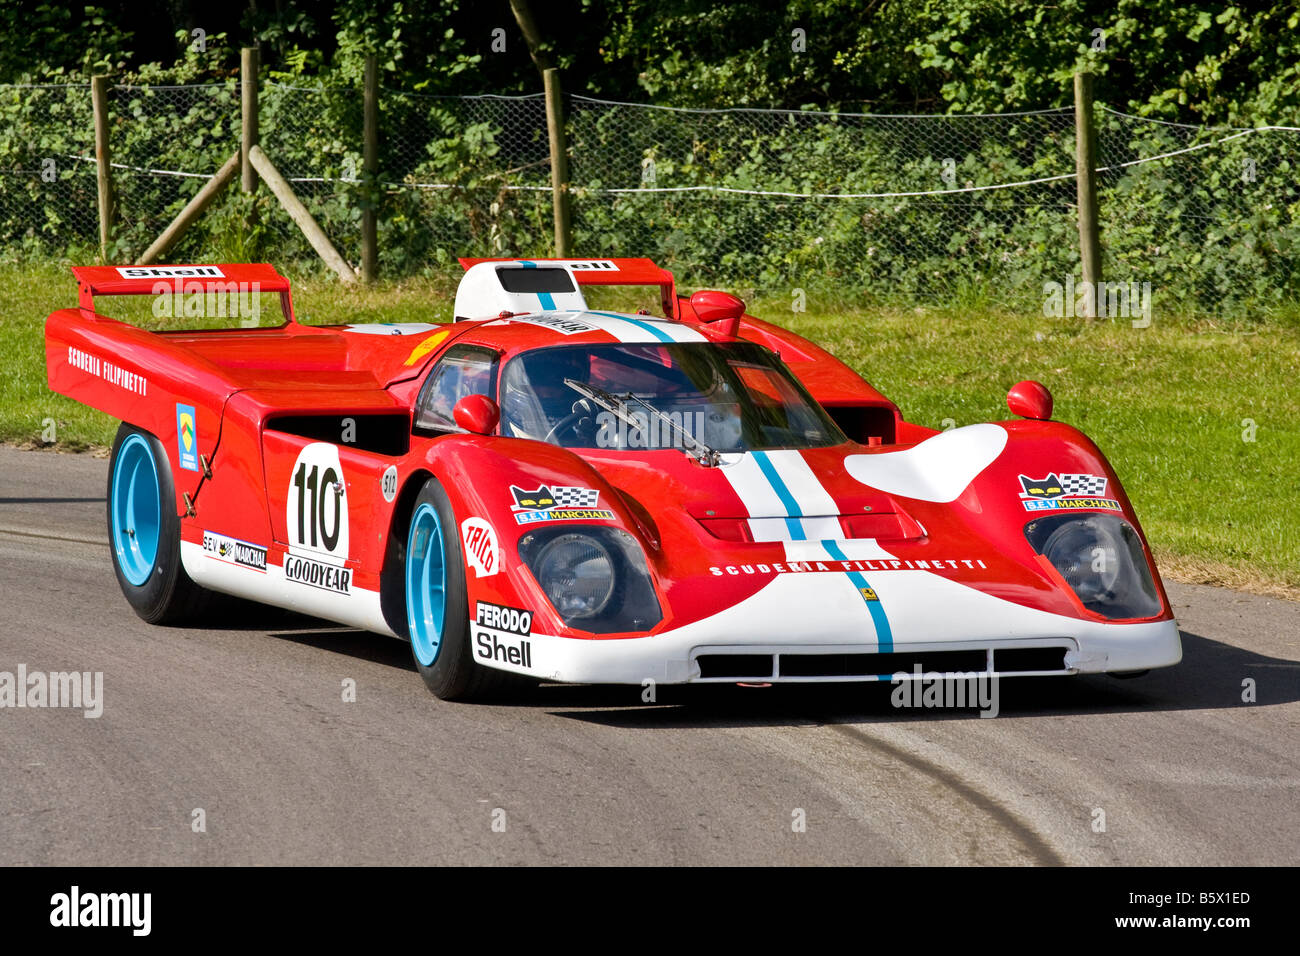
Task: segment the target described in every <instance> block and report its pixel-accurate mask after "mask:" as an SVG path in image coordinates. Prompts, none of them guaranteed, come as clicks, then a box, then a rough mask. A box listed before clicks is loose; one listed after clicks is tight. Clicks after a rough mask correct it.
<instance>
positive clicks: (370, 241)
mask: <svg viewBox="0 0 1300 956" xmlns="http://www.w3.org/2000/svg"><path fill="white" fill-rule="evenodd" d="M361 104H362V115H363V123H364V127H365V129H364V137H363V140H364V142H363V147H362V150H363V152H362V169H363V171H362V174H361V182H362V184H363V196H362V200H361V202H362V205H361V281H362V282H374V281H375V279H376V278H378V277H379V229H378V225H379V224H378V218H377V217H378V208H377V207H378V204H379V183H378V178H379V175H378V174H379V58H378V57H377V56H375V54H373V53H371V54H369V55H367V56H366V73H365V80H364V83H363V86H362V90H361Z"/></svg>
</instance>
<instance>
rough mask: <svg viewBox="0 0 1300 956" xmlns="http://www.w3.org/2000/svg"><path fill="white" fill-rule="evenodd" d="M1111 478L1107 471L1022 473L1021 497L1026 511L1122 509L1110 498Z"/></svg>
mask: <svg viewBox="0 0 1300 956" xmlns="http://www.w3.org/2000/svg"><path fill="white" fill-rule="evenodd" d="M1106 484H1107V479H1106V478H1105V477H1104V476H1103V475H1069V474H1057V473H1056V472H1053V473H1051V474H1050V475H1048V476H1047V477H1046V478H1029V477H1026V476H1025V475H1021V476H1020V499H1021V501H1022V502H1023V503H1024V506H1025V510H1026V511H1055V510H1058V509H1071V508H1084V509H1088V510H1095V509H1097V508H1105V509H1107V510H1110V511H1120V510H1122V509H1121V508H1120V504H1119V502H1118V501H1116V500H1115V499H1114V498H1106V497H1104V495H1105V494H1106Z"/></svg>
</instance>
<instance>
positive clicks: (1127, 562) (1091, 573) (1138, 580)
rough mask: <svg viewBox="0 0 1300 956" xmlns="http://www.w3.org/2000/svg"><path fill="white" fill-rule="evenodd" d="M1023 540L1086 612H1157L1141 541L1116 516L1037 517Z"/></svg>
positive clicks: (1115, 615)
mask: <svg viewBox="0 0 1300 956" xmlns="http://www.w3.org/2000/svg"><path fill="white" fill-rule="evenodd" d="M1025 537H1026V538H1028V539H1029V543H1030V544H1031V545H1033V547H1034V550H1035V551H1037V552H1038V553H1039V554H1041V555H1042V556H1043V557H1045V558H1046V559H1047V560H1048V561H1050V562H1051V564H1052V567H1054V568H1056V570H1057V571H1059V572H1060V574H1061V577H1063V578H1064V579H1065V583H1066V584H1068V585H1069V587H1070V590H1072V591H1073V592H1074V593H1075V595H1076V596H1077V597H1078V598H1079V600H1080V601H1081V602H1082V603H1083V606H1084V607H1086V608H1087V609H1088V610H1089V611H1093V612H1095V613H1097V614H1101V615H1102V616H1104V617H1107V618H1109V619H1111V620H1122V619H1127V618H1143V617H1155V616H1156V615H1157V614H1159V613H1160V598H1159V596H1158V594H1157V593H1156V585H1155V581H1154V580H1153V579H1152V577H1151V569H1150V568H1149V567H1148V565H1147V560H1146V555H1145V554H1144V553H1143V551H1142V542H1141V540H1140V539H1139V538H1138V534H1137V532H1136V531H1135V530H1134V529H1133V526H1132V525H1131V524H1129V523H1128V522H1127V521H1125V520H1124V519H1123V518H1121V517H1119V516H1118V515H1110V514H1087V515H1078V514H1074V515H1052V516H1050V517H1046V518H1038V519H1035V520H1034V521H1031V522H1030V523H1029V524H1027V525H1025Z"/></svg>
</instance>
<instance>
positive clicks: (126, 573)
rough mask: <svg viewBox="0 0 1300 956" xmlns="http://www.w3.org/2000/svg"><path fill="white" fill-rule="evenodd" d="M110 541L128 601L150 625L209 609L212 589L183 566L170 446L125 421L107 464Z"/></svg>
mask: <svg viewBox="0 0 1300 956" xmlns="http://www.w3.org/2000/svg"><path fill="white" fill-rule="evenodd" d="M107 497H108V541H109V549H110V552H111V554H112V559H113V572H114V573H115V574H116V575H117V583H118V585H120V586H121V588H122V594H123V595H124V596H125V597H126V601H127V603H128V604H130V605H131V607H132V608H133V609H134V610H135V613H136V614H138V615H139V616H140V617H141V618H142V619H144V620H145V621H148V622H149V623H150V624H179V623H183V622H185V621H188V620H192V619H194V618H195V617H197V616H199V615H200V614H202V613H203V612H204V611H206V610H207V608H208V604H209V599H210V597H211V594H212V592H210V591H207V590H205V589H203V588H201V587H199V586H198V585H197V584H195V583H194V582H193V581H192V580H190V577H189V575H188V574H186V573H185V569H184V568H183V567H182V566H181V523H180V518H179V517H178V516H177V514H176V507H175V503H176V487H175V485H174V484H173V483H172V472H171V465H170V464H169V463H168V460H167V451H166V449H165V448H163V445H162V442H160V441H159V440H158V439H157V438H155V437H154V436H153V435H151V434H149V433H148V432H146V431H143V430H142V429H139V428H136V427H135V426H134V425H127V424H125V423H123V424H122V426H121V427H120V428H118V430H117V437H116V438H114V439H113V452H112V455H111V457H110V459H109V466H108V496H107Z"/></svg>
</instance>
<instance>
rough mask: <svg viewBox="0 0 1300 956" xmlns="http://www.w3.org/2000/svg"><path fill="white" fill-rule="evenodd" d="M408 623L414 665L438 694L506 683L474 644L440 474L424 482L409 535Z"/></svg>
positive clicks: (468, 695)
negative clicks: (480, 660)
mask: <svg viewBox="0 0 1300 956" xmlns="http://www.w3.org/2000/svg"><path fill="white" fill-rule="evenodd" d="M405 571H406V573H405V585H406V624H407V629H408V631H409V633H410V638H411V654H412V656H413V657H414V658H415V666H416V669H417V670H419V672H420V676H421V677H423V678H424V683H425V684H426V685H427V686H428V688H429V690H431V691H432V692H433V694H434V696H435V697H438V698H439V699H441V700H473V699H475V698H478V697H483V696H486V695H488V694H490V693H493V692H496V691H498V690H500V689H501V688H503V687H505V686H507V685H508V684H509V683H511V681H510V676H511V675H508V674H505V673H503V672H502V671H498V670H495V669H493V668H490V667H484V666H483V665H481V664H479V663H478V662H477V661H475V660H474V655H473V653H472V652H471V649H470V622H469V597H468V591H467V589H466V584H465V560H464V555H463V554H462V552H461V546H460V535H459V534H458V533H457V530H456V516H455V513H454V512H453V510H452V507H451V499H450V498H448V497H447V492H446V491H445V490H443V487H442V485H441V484H439V483H438V480H437V479H436V478H430V479H428V480H427V481H426V482H425V483H424V487H423V488H422V489H421V490H420V494H419V496H418V497H417V498H416V499H415V507H414V509H413V510H412V512H411V524H410V527H409V529H408V531H407V537H406V569H405Z"/></svg>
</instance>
